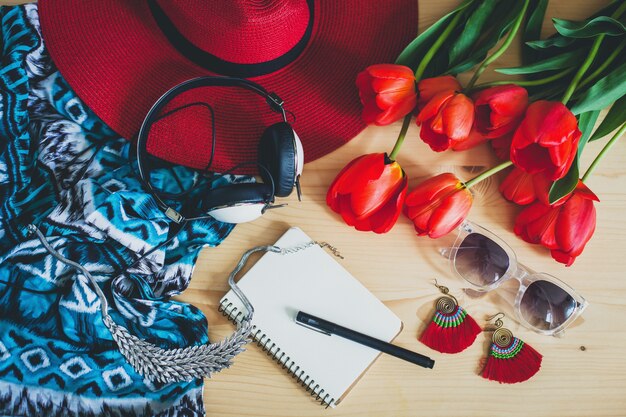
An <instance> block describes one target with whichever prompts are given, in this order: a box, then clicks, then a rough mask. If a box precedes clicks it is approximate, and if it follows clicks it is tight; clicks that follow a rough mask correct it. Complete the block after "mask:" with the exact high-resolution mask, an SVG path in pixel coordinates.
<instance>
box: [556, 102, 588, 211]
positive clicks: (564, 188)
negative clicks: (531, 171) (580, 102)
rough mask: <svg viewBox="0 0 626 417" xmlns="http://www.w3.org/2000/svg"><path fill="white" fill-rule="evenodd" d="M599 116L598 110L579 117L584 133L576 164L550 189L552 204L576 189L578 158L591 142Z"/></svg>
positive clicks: (579, 123)
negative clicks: (590, 138)
mask: <svg viewBox="0 0 626 417" xmlns="http://www.w3.org/2000/svg"><path fill="white" fill-rule="evenodd" d="M598 116H600V111H598V110H594V111H590V112H586V113H582V114H581V115H580V116H578V128H579V129H580V131H581V132H582V136H581V138H580V141H579V142H578V152H577V153H576V157H575V158H574V162H573V163H572V166H571V167H570V169H569V171H568V172H567V174H565V176H564V177H563V178H561V179H559V180H557V181H555V182H554V183H552V187H550V192H549V193H548V200H549V202H550V204H554V203H556V202H557V201H559V200H560V199H562V198H563V197H565V196H567V195H569V194H570V193H571V192H572V191H574V189H575V188H576V185H577V184H578V179H579V178H580V168H579V167H578V156H579V155H580V154H582V151H583V149H584V148H585V145H586V144H587V142H588V141H589V137H590V136H591V132H593V127H594V126H595V124H596V121H597V120H598Z"/></svg>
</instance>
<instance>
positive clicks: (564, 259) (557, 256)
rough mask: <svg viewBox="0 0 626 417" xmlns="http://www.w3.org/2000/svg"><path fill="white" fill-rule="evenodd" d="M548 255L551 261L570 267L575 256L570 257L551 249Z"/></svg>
mask: <svg viewBox="0 0 626 417" xmlns="http://www.w3.org/2000/svg"><path fill="white" fill-rule="evenodd" d="M550 255H552V259H554V260H555V261H557V262H560V263H562V264H565V266H572V264H573V263H574V261H575V260H576V257H575V256H570V255H569V254H567V253H565V252H563V251H560V250H556V249H552V250H551V251H550Z"/></svg>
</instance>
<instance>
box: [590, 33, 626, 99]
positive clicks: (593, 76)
mask: <svg viewBox="0 0 626 417" xmlns="http://www.w3.org/2000/svg"><path fill="white" fill-rule="evenodd" d="M624 47H626V40H623V41H622V42H621V43H620V44H619V45H618V46H617V48H615V50H613V52H612V53H611V55H609V56H608V57H607V58H606V60H605V61H604V62H603V63H602V65H600V66H599V67H598V68H597V69H596V70H595V71H594V72H592V73H591V75H589V76H588V77H587V78H585V79H584V80H583V82H581V83H580V84H579V85H578V88H579V89H582V88H583V87H584V86H586V85H587V84H589V83H590V82H592V81H594V80H595V79H596V78H597V77H598V75H600V74H601V73H602V71H604V70H605V69H606V68H607V67H608V66H609V65H610V64H611V63H612V62H613V61H614V60H615V58H617V56H618V55H619V54H620V53H621V52H622V49H624Z"/></svg>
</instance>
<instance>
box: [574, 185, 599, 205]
mask: <svg viewBox="0 0 626 417" xmlns="http://www.w3.org/2000/svg"><path fill="white" fill-rule="evenodd" d="M575 191H576V193H577V194H580V195H581V196H584V198H586V199H587V200H593V201H600V199H599V198H598V196H597V195H595V193H594V192H593V191H591V190H590V189H589V187H587V186H586V185H585V183H584V182H582V181H580V180H579V181H578V184H576V190H575Z"/></svg>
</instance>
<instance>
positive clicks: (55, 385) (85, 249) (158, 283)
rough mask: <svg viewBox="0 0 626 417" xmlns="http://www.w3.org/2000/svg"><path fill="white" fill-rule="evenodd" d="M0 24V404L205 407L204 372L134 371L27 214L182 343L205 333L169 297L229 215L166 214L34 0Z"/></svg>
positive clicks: (90, 295) (159, 340)
mask: <svg viewBox="0 0 626 417" xmlns="http://www.w3.org/2000/svg"><path fill="white" fill-rule="evenodd" d="M0 31H1V37H0V42H1V45H0V46H1V55H0V415H6V416H35V415H37V416H46V417H47V416H59V417H60V416H63V417H74V416H76V417H78V416H81V417H83V416H85V417H87V416H120V417H121V416H162V417H165V416H172V417H174V416H202V415H204V407H203V401H202V386H203V381H202V380H194V381H190V382H184V383H174V384H156V383H152V382H150V381H148V380H146V379H144V378H143V377H142V376H141V375H139V374H137V373H136V372H135V371H134V370H133V368H132V367H131V366H130V365H129V364H128V363H127V362H126V360H125V359H124V357H123V356H122V355H121V354H120V353H119V351H118V350H117V347H116V344H115V343H114V342H113V340H112V338H111V336H110V334H109V331H108V330H107V328H106V327H105V326H104V324H103V323H102V318H101V314H100V310H99V308H100V301H99V299H98V297H97V296H96V294H95V292H94V291H93V289H92V288H90V286H89V283H88V281H87V279H86V278H85V277H84V276H82V275H81V274H80V273H78V272H77V271H76V270H74V269H72V268H71V267H69V266H68V265H66V264H64V263H62V262H60V261H58V260H57V259H56V258H54V257H53V256H52V255H51V254H50V253H48V251H47V250H46V249H45V248H44V247H43V246H42V244H41V243H40V241H39V240H38V239H37V238H36V237H34V236H30V235H29V234H28V232H27V226H28V225H29V224H34V225H36V226H37V227H38V228H39V229H40V230H41V231H42V232H43V233H44V234H45V236H46V237H47V240H48V242H49V243H50V244H51V245H52V247H53V248H54V249H56V250H57V251H58V252H60V253H61V254H62V255H63V256H65V257H67V258H69V259H71V260H73V261H76V262H78V263H80V264H81V265H83V266H85V267H86V268H87V269H88V270H89V271H90V272H91V273H92V274H93V275H94V277H95V278H96V279H97V281H98V283H99V285H100V286H101V288H102V290H103V291H104V293H105V295H106V296H107V299H108V302H109V304H110V306H111V310H110V312H111V316H112V317H113V319H114V320H115V321H116V322H117V323H119V324H122V325H124V326H125V327H127V328H128V329H129V330H130V331H131V332H132V333H133V334H135V335H137V336H139V337H141V338H144V339H146V340H148V341H150V342H152V343H156V344H158V345H160V346H161V347H166V348H178V347H185V346H188V345H192V344H199V343H206V342H207V341H208V337H207V322H206V319H205V317H204V315H203V314H202V312H200V311H199V310H198V309H197V308H195V307H194V306H192V305H188V304H185V303H182V302H177V301H173V300H172V299H171V297H172V296H173V295H176V294H179V293H181V292H182V291H183V290H184V289H185V288H186V287H187V285H188V284H189V280H190V278H191V274H192V270H193V266H194V262H195V261H196V258H197V255H198V252H199V251H200V249H201V248H202V247H204V246H207V245H209V246H214V245H217V244H219V243H220V242H221V241H222V240H223V239H224V238H225V237H226V236H227V235H228V233H229V232H230V231H231V229H232V225H228V224H224V223H219V222H217V221H214V220H211V219H209V220H202V221H196V222H192V223H189V224H188V225H186V226H185V227H184V228H183V230H180V231H179V230H177V229H176V227H175V226H173V224H172V222H171V221H170V220H169V219H168V218H167V217H166V216H165V215H164V214H163V213H162V212H161V210H159V208H158V207H157V205H156V204H155V202H154V199H153V197H152V196H151V195H150V194H148V193H146V192H145V191H144V188H143V186H142V183H141V182H140V181H139V179H138V176H137V174H136V173H135V169H136V167H135V164H134V163H133V154H132V152H133V149H132V146H131V144H130V142H128V141H127V140H125V139H123V138H120V137H119V136H118V135H116V134H115V133H114V132H113V131H111V130H110V129H109V128H108V127H107V126H105V125H104V124H103V123H102V122H101V121H100V120H99V119H98V118H97V117H96V116H95V115H94V114H93V113H92V112H91V111H90V110H89V108H87V107H86V106H85V105H84V104H83V103H82V102H81V100H80V99H79V98H78V97H77V96H76V95H75V94H74V93H73V92H72V90H71V89H70V88H69V87H68V85H67V84H66V82H65V81H64V80H63V78H62V76H61V75H60V74H59V72H58V71H57V70H56V69H55V66H54V63H53V62H52V61H51V59H50V57H49V55H48V53H47V51H46V48H45V45H44V42H43V39H42V37H41V32H40V28H39V21H38V14H37V6H36V5H32V4H30V5H24V6H13V7H9V6H4V7H1V8H0ZM151 175H152V179H153V181H154V183H155V184H157V185H159V184H160V185H162V186H163V187H165V188H166V190H167V191H171V192H175V191H177V190H178V188H179V187H187V186H189V185H190V184H193V183H195V182H197V181H204V178H202V177H200V176H198V174H197V173H195V172H193V171H190V170H187V169H186V168H183V167H176V168H167V167H164V168H160V169H156V170H154V171H153V172H152V174H151ZM246 180H247V179H246V178H241V177H232V176H229V177H223V178H221V179H220V180H219V181H222V183H223V182H224V181H246ZM168 187H169V188H168ZM194 198H197V195H194V193H192V194H190V196H189V200H190V201H192V202H193V200H194Z"/></svg>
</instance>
